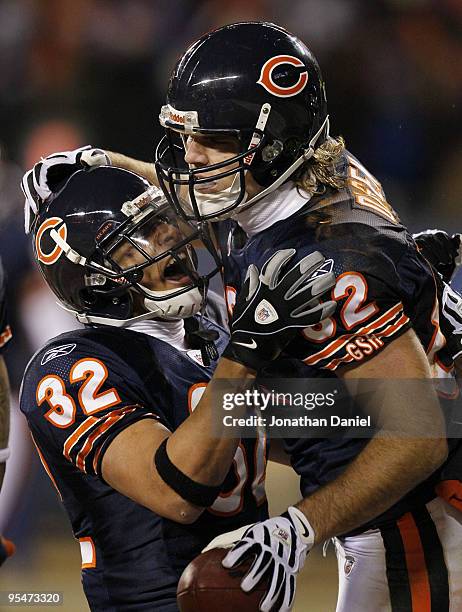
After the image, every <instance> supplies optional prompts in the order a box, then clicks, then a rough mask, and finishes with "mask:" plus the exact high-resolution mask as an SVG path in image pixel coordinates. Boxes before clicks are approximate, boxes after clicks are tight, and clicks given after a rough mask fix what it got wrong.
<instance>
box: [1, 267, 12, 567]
mask: <svg viewBox="0 0 462 612" xmlns="http://www.w3.org/2000/svg"><path fill="white" fill-rule="evenodd" d="M11 338H12V333H11V328H10V326H9V325H8V317H7V311H6V286H5V273H4V271H3V265H2V262H1V260H0V489H1V486H2V483H3V478H4V475H5V464H6V461H7V459H8V457H9V456H10V450H9V448H8V434H9V430H10V385H9V380H8V372H7V369H6V365H5V359H4V357H3V355H2V352H3V350H4V349H5V347H6V345H7V343H8V342H9V341H10V340H11ZM14 551H15V546H14V544H13V542H11V541H10V540H7V539H6V538H5V537H3V536H0V565H1V564H2V563H3V562H4V561H5V559H7V557H10V556H11V555H12V554H13V553H14Z"/></svg>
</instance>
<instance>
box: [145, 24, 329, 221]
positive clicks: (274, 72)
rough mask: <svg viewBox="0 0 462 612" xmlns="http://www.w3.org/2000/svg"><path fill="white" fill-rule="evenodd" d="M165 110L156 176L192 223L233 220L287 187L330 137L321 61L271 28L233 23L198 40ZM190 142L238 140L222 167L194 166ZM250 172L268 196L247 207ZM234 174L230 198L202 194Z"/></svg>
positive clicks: (176, 75) (175, 77)
mask: <svg viewBox="0 0 462 612" xmlns="http://www.w3.org/2000/svg"><path fill="white" fill-rule="evenodd" d="M166 102H167V103H166V105H165V106H163V107H162V109H161V113H160V123H161V125H162V126H164V128H165V130H166V135H165V137H164V139H163V140H162V141H161V142H160V144H159V146H158V148H157V151H156V169H157V175H158V178H159V183H160V186H161V187H162V189H163V190H164V193H165V194H166V196H167V197H168V198H169V200H170V201H171V203H172V204H173V206H174V207H175V209H176V210H177V212H178V213H179V214H181V215H183V217H184V218H186V219H196V220H201V221H204V220H208V219H223V218H226V217H227V216H232V214H233V211H236V209H237V208H238V207H239V210H241V209H242V208H244V207H247V206H248V205H250V204H252V203H253V202H255V201H257V200H258V199H260V198H262V197H264V196H265V195H267V194H268V193H270V192H271V191H273V190H274V189H276V188H277V187H278V186H279V185H281V184H282V183H283V182H284V181H286V180H287V179H288V178H289V177H290V176H292V175H293V174H294V173H295V172H296V170H297V169H298V168H299V167H300V166H301V165H302V164H303V162H304V161H306V160H308V159H309V158H310V157H311V156H312V154H313V151H314V148H315V147H316V146H317V145H319V144H321V143H322V142H323V141H324V140H325V139H326V138H327V137H328V130H329V120H328V115H327V100H326V92H325V85H324V81H323V79H322V76H321V72H320V69H319V66H318V63H317V61H316V59H315V57H314V56H313V54H312V53H311V51H310V50H309V49H308V48H307V47H306V46H305V45H304V44H303V43H302V41H300V40H299V39H298V38H296V37H295V36H293V35H292V34H290V33H289V32H287V31H286V30H284V29H283V28H281V27H279V26H277V25H274V24H271V23H262V22H244V23H236V24H232V25H227V26H224V27H221V28H219V29H217V30H215V31H213V32H210V33H208V34H205V35H204V36H202V38H200V39H199V40H198V41H196V42H195V43H194V44H193V45H191V46H190V47H189V49H188V50H187V51H186V52H185V53H184V54H183V55H182V57H181V58H180V60H179V61H178V63H177V65H176V67H175V69H174V71H173V74H172V76H171V79H170V83H169V87H168V93H167V100H166ZM194 135H202V136H207V137H213V136H216V137H224V136H228V137H229V136H232V137H235V139H236V141H237V143H238V147H239V150H238V152H237V153H236V154H235V155H233V156H232V157H230V159H227V160H225V161H224V162H221V163H217V164H214V165H208V166H203V167H200V168H192V167H190V166H188V164H187V163H186V162H185V160H184V155H185V144H186V141H185V139H186V138H187V137H188V136H194ZM247 171H249V172H251V174H252V176H253V178H254V179H255V180H256V182H257V183H258V184H259V185H260V186H261V187H263V188H264V189H263V190H262V191H261V192H260V193H259V194H258V195H257V196H255V197H253V198H251V199H247V194H246V186H245V175H246V172H247ZM209 172H210V173H211V174H209V175H208V176H204V174H206V173H209ZM228 176H234V182H233V184H232V186H231V188H230V189H229V190H228V191H227V193H221V194H220V196H219V197H216V195H217V194H213V195H214V196H215V197H213V196H212V197H210V194H209V197H208V196H207V194H206V193H204V184H206V183H210V182H212V181H216V180H217V179H221V178H224V177H228ZM201 186H202V190H201ZM201 191H202V193H201Z"/></svg>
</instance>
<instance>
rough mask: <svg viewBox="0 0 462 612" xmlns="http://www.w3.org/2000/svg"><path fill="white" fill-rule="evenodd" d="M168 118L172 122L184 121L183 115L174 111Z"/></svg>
mask: <svg viewBox="0 0 462 612" xmlns="http://www.w3.org/2000/svg"><path fill="white" fill-rule="evenodd" d="M169 119H170V121H173V122H174V123H184V116H182V115H178V114H176V113H170V117H169Z"/></svg>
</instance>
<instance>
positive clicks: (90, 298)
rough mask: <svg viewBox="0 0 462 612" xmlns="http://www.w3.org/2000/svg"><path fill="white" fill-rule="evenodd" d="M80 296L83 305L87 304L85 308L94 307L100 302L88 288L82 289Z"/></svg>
mask: <svg viewBox="0 0 462 612" xmlns="http://www.w3.org/2000/svg"><path fill="white" fill-rule="evenodd" d="M79 294H80V299H81V301H82V304H85V306H88V307H89V308H91V307H92V306H94V305H95V304H96V302H97V300H98V298H97V296H96V295H95V294H94V293H93V291H92V290H91V289H89V288H88V287H84V288H83V289H81V290H80V292H79Z"/></svg>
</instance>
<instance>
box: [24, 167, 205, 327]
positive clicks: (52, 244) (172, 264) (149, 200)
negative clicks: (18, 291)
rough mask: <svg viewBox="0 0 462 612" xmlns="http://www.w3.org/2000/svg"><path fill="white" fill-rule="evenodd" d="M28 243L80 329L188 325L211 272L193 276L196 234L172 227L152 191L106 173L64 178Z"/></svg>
mask: <svg viewBox="0 0 462 612" xmlns="http://www.w3.org/2000/svg"><path fill="white" fill-rule="evenodd" d="M183 225H184V227H183ZM32 235H33V242H34V254H35V257H36V260H37V263H38V265H39V267H40V269H41V271H42V273H43V276H44V277H45V280H46V282H47V283H48V285H49V286H50V288H51V289H52V290H53V292H54V293H55V294H56V295H57V297H58V299H59V300H60V302H61V304H62V305H63V306H64V307H65V308H66V309H67V310H70V311H71V312H73V313H74V314H75V315H76V317H77V319H78V320H79V321H80V322H82V323H100V324H106V325H116V326H123V325H126V324H127V323H129V322H131V321H134V320H138V319H139V320H141V319H149V318H155V317H168V318H186V317H190V316H192V315H194V314H196V313H197V312H198V311H199V310H200V308H201V305H202V303H203V299H204V296H205V291H206V287H207V284H208V280H209V278H210V276H212V274H213V273H214V272H215V271H216V269H214V270H213V271H212V272H210V273H209V274H208V275H205V276H199V274H198V273H197V271H196V264H197V259H196V256H195V252H194V249H193V247H192V245H191V242H192V241H193V240H195V239H197V238H199V237H200V236H199V231H198V230H197V229H195V228H194V227H192V226H191V225H187V224H182V227H181V228H180V227H179V225H178V217H177V216H176V215H175V213H174V212H173V211H172V210H171V208H170V206H169V204H168V203H167V202H166V201H165V197H164V195H163V193H162V192H161V191H160V189H158V188H157V187H153V186H152V185H150V184H149V183H147V182H146V181H145V180H144V179H142V178H141V177H139V176H138V175H136V174H134V173H132V172H129V171H127V170H122V169H120V168H114V167H110V166H101V167H96V168H90V169H85V170H79V171H77V172H75V173H74V174H72V175H71V177H70V178H69V179H68V180H67V181H66V182H65V184H64V186H63V187H62V188H61V189H59V190H58V191H57V192H56V193H55V194H53V195H52V196H50V197H49V198H48V199H47V200H45V202H44V203H43V204H42V206H41V207H40V210H39V212H38V214H37V216H36V218H35V220H34V224H33V227H32ZM143 276H144V278H145V281H144V283H143ZM153 278H155V279H156V282H155V283H154V285H155V289H153V288H152V286H153V285H152V279H153ZM147 279H149V280H150V282H151V287H149V286H148V285H149V283H148V282H147Z"/></svg>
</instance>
